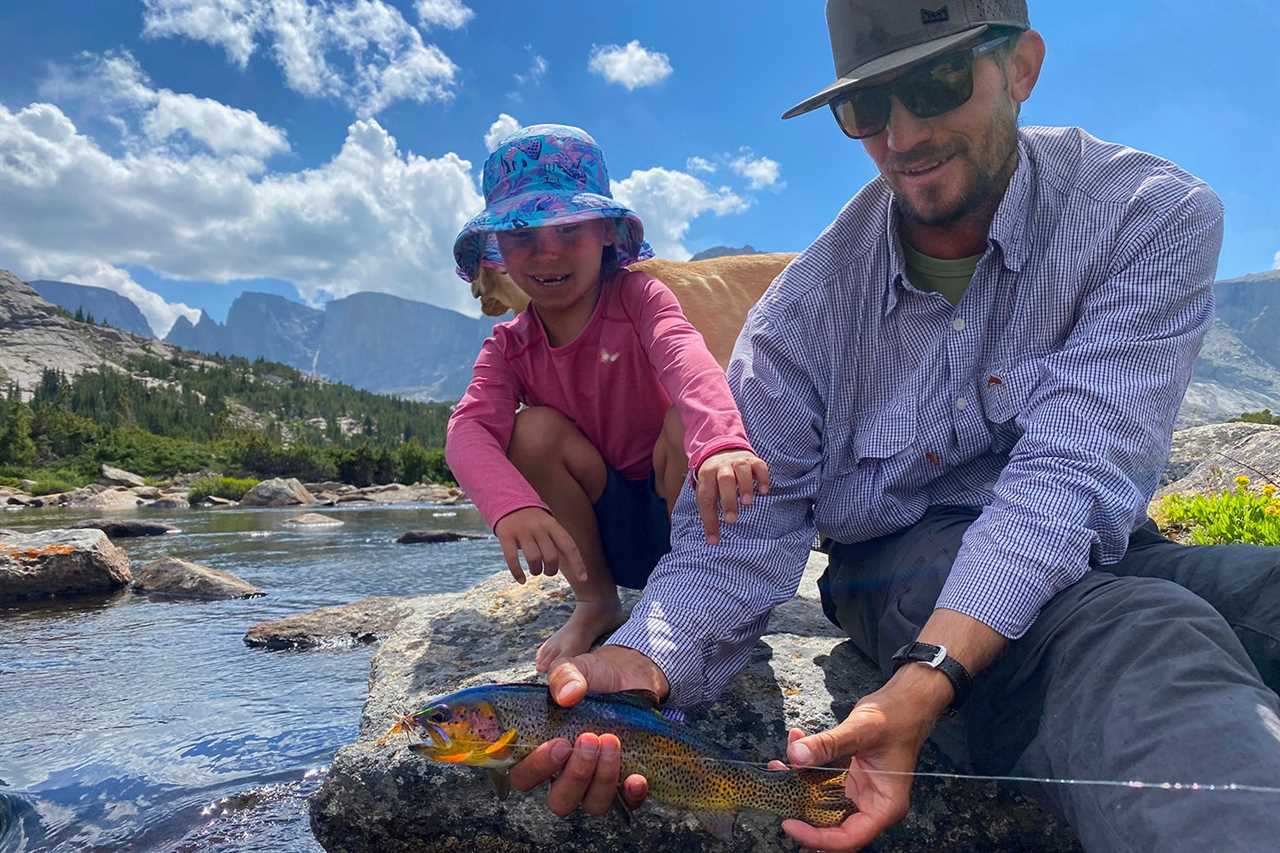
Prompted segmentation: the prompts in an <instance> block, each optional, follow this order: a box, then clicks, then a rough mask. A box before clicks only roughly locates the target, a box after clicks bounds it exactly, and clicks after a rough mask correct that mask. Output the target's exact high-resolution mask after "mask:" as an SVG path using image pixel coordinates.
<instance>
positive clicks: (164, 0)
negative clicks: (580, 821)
mask: <svg viewBox="0 0 1280 853" xmlns="http://www.w3.org/2000/svg"><path fill="white" fill-rule="evenodd" d="M269 13H270V7H269V6H268V4H266V3H263V2H260V0H143V14H142V23H143V34H144V35H147V36H154V37H162V36H186V37H187V38H190V39H195V40H197V41H207V42H209V43H210V44H213V45H217V46H219V47H221V48H222V49H223V50H225V51H226V52H227V56H228V57H230V58H231V61H233V62H235V63H236V64H237V65H239V66H240V67H241V68H243V67H245V65H247V64H248V62H249V57H250V56H252V55H253V51H254V37H255V35H256V34H257V32H258V30H259V28H261V27H262V26H264V19H265V18H266V17H267V16H268V14H269Z"/></svg>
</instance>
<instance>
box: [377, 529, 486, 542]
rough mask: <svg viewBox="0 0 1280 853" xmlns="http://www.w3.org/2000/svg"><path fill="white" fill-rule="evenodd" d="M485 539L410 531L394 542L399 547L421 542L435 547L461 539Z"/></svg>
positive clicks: (484, 537) (426, 531)
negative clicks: (398, 544)
mask: <svg viewBox="0 0 1280 853" xmlns="http://www.w3.org/2000/svg"><path fill="white" fill-rule="evenodd" d="M487 538H488V537H487V536H480V535H478V534H475V533H458V532H456V531H453V530H410V531H409V532H408V533H402V534H400V537H399V538H398V539H396V542H398V543H400V544H401V545H417V544H418V543H421V542H425V543H427V544H430V545H435V544H439V543H441V542H458V541H460V540H462V539H487Z"/></svg>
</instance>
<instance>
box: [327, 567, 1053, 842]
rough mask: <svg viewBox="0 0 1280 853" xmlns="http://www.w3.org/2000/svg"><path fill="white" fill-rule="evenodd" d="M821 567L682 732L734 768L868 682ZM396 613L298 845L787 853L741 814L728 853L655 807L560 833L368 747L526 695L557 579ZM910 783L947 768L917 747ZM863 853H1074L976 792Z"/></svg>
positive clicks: (920, 794)
mask: <svg viewBox="0 0 1280 853" xmlns="http://www.w3.org/2000/svg"><path fill="white" fill-rule="evenodd" d="M824 564H825V558H821V557H815V559H812V560H811V561H810V565H809V569H808V571H807V572H806V579H805V582H804V583H803V584H802V585H801V590H800V597H799V598H797V599H794V600H792V601H790V602H788V603H787V604H786V605H783V607H780V608H778V610H777V611H775V616H774V618H773V620H771V622H770V629H769V632H768V633H767V634H766V635H765V636H764V637H763V638H762V640H761V642H760V643H759V644H757V646H756V647H755V650H754V652H753V654H752V656H751V662H750V664H749V665H748V666H747V668H746V669H745V670H744V671H743V672H742V673H741V674H740V675H739V676H738V677H737V678H736V679H734V681H733V684H732V686H731V687H730V689H729V690H728V691H727V692H726V694H725V695H724V696H723V697H722V698H721V699H720V701H719V702H717V703H716V704H715V705H714V706H713V707H712V708H711V709H710V710H709V711H708V713H706V714H704V715H700V716H699V717H697V718H695V719H694V720H693V721H692V722H691V723H690V725H691V726H692V727H694V728H695V729H697V730H698V731H699V732H701V733H702V734H703V735H705V736H706V737H708V738H710V739H711V740H713V741H715V742H717V743H719V744H721V745H722V746H724V747H725V748H726V749H728V750H730V751H732V752H734V753H737V754H739V755H740V756H741V757H742V758H743V759H744V760H748V761H758V762H764V761H767V760H768V759H770V758H777V757H779V754H780V753H781V752H782V750H783V748H784V744H785V743H786V733H787V729H788V728H790V727H793V726H799V727H800V728H803V729H805V730H806V731H810V732H812V731H817V730H820V729H826V728H830V727H831V726H833V725H834V724H835V723H836V721H837V720H838V719H843V717H844V716H845V715H847V714H848V712H849V710H850V709H851V708H852V706H853V703H854V701H855V700H856V699H857V698H858V697H859V696H861V695H863V694H865V693H868V692H870V691H872V690H874V689H876V688H877V687H879V686H880V684H881V683H882V679H881V677H880V674H879V671H878V670H877V669H876V668H875V666H874V665H873V664H872V663H870V662H869V661H867V660H866V659H864V658H863V657H862V656H861V655H860V654H858V652H857V651H855V650H854V649H853V647H852V646H851V644H850V643H849V642H848V641H847V640H846V639H845V638H844V636H843V634H841V632H839V631H838V630H836V629H835V628H834V627H833V626H832V625H831V624H830V623H828V622H827V621H826V619H825V618H824V617H823V616H822V612H821V608H820V606H819V605H818V603H817V600H816V599H817V589H816V584H815V580H816V577H817V575H818V574H820V573H821V570H822V566H823V565H824ZM628 600H631V601H633V600H634V596H633V595H630V596H628ZM409 604H410V608H411V612H410V614H409V615H408V616H406V617H405V618H404V619H403V621H401V622H400V624H399V626H398V627H397V628H396V630H395V632H394V633H393V634H392V635H391V636H390V637H389V638H388V639H387V640H385V641H384V642H383V644H382V646H381V647H380V648H379V649H378V652H377V653H376V654H375V656H374V658H373V662H372V665H371V673H370V679H369V684H370V687H369V698H368V701H367V702H366V703H365V706H364V712H363V715H362V717H361V721H360V734H359V738H358V740H357V741H356V743H354V744H351V745H349V746H346V747H344V748H343V749H341V750H339V752H338V754H337V756H336V757H335V758H334V761H333V764H332V766H331V767H330V769H329V773H328V774H327V776H326V779H325V782H324V784H323V785H322V786H321V788H320V789H319V790H318V791H317V792H316V793H315V794H314V795H313V796H312V797H311V802H310V812H311V827H312V830H313V832H314V833H315V835H316V838H317V839H318V840H319V841H320V843H321V845H322V846H323V847H324V848H325V849H326V850H328V851H330V853H339V851H341V853H371V851H387V853H409V851H414V853H422V851H453V850H459V849H467V850H473V851H489V850H492V851H521V853H524V852H525V851H527V853H549V851H565V853H568V851H581V850H592V851H636V852H637V853H639V851H650V850H669V851H701V852H702V853H712V851H723V852H724V853H728V851H731V850H734V851H738V850H750V851H755V853H765V851H784V850H785V851H794V850H796V849H797V848H796V846H795V845H794V844H793V843H791V842H790V841H789V840H788V839H787V838H786V837H785V836H784V835H783V834H782V832H781V830H780V828H779V821H778V820H777V818H774V817H770V816H766V815H754V814H744V815H740V816H739V817H738V818H737V820H736V829H735V834H734V839H733V840H732V842H728V843H726V842H724V841H721V840H719V839H717V838H716V837H715V836H713V835H711V834H709V833H707V832H706V831H704V830H703V829H702V828H701V827H700V826H699V825H698V824H697V823H696V821H695V820H694V818H693V816H692V815H691V814H690V813H688V812H684V811H679V810H676V809H672V808H669V807H666V806H663V805H660V804H657V803H649V804H646V805H645V806H644V807H643V808H641V809H639V810H638V811H636V812H635V814H634V815H633V820H632V823H631V826H630V827H627V826H625V825H623V824H622V823H620V822H619V821H618V820H617V819H616V818H614V817H612V816H607V817H588V816H585V815H583V814H582V813H581V812H577V813H575V814H573V815H571V816H570V817H569V818H567V819H564V820H561V819H559V818H557V817H555V816H554V815H553V814H552V813H551V812H550V811H548V809H547V808H546V804H545V792H544V791H541V790H540V791H535V792H532V793H531V794H528V795H519V794H512V795H511V796H510V797H509V798H507V799H506V800H505V801H500V800H499V799H498V798H497V797H495V796H494V794H493V792H492V789H491V788H490V786H489V782H488V780H487V778H486V777H485V774H484V772H483V771H482V770H477V769H475V768H470V767H447V766H444V765H440V764H435V763H432V762H429V761H427V760H425V759H422V758H420V757H419V756H417V755H416V754H414V753H412V752H411V751H409V750H408V749H406V748H405V745H404V743H403V742H398V743H392V744H389V745H387V746H384V747H379V746H377V745H375V743H374V741H375V740H376V739H377V738H378V737H379V736H380V735H381V734H383V733H384V732H385V731H386V730H387V727H388V726H389V725H390V724H391V722H392V721H393V720H394V719H395V717H396V716H397V715H398V714H400V713H402V712H403V711H404V709H406V708H411V707H416V706H417V705H418V704H420V703H421V702H423V701H424V700H426V699H428V698H430V697H433V696H438V695H440V694H444V693H448V692H451V691H454V690H457V689H459V688H461V687H465V686H470V685H473V684H481V683H486V682H495V681H528V680H533V678H534V670H533V655H534V651H535V650H536V649H537V648H538V645H539V644H540V643H541V642H542V641H543V640H544V639H546V638H547V637H548V636H549V635H550V634H551V632H552V631H554V630H555V629H556V628H558V627H559V626H560V625H561V624H563V623H564V620H565V619H566V618H567V617H568V615H569V612H570V610H571V607H572V604H571V600H570V597H569V596H568V594H567V587H566V585H565V584H564V583H563V582H562V581H560V580H559V579H558V578H556V579H552V580H550V581H547V580H545V579H541V580H540V581H538V582H534V583H530V584H526V585H524V586H517V585H515V584H513V583H512V582H511V581H510V579H509V578H508V577H507V576H506V574H505V572H503V573H501V574H498V575H495V576H494V577H492V578H490V579H488V580H486V581H484V582H482V583H481V584H479V585H478V586H477V587H475V588H473V589H471V590H469V591H468V592H465V593H453V594H446V595H437V596H428V597H425V598H420V599H412V600H411V601H410V602H409ZM921 769H924V770H938V769H941V770H946V769H948V767H947V765H946V764H945V761H944V759H943V758H942V757H941V755H940V754H939V753H938V752H937V751H936V750H935V749H934V748H933V747H932V746H931V745H930V746H928V747H926V749H925V752H924V754H923V760H922V767H921ZM442 792H447V796H442V795H441V794H442ZM876 849H877V850H879V851H882V853H924V851H930V853H932V851H936V850H984V851H1010V853H1012V851H1023V850H1037V851H1052V853H1061V851H1074V850H1078V846H1077V845H1076V843H1075V841H1074V840H1073V839H1072V837H1071V836H1070V834H1069V833H1068V832H1067V831H1066V830H1065V829H1063V828H1062V827H1061V825H1059V824H1058V823H1056V822H1055V821H1054V820H1053V819H1052V818H1051V817H1049V816H1048V815H1047V814H1045V813H1044V812H1043V811H1042V810H1041V809H1040V808H1039V807H1038V806H1036V805H1034V804H1032V803H1031V802H1030V801H1028V800H1027V799H1025V798H1024V797H1022V796H1021V795H1020V794H1017V793H1014V792H1011V791H1009V790H1007V789H1001V788H997V787H996V786H995V785H993V784H991V783H972V782H956V781H954V780H945V781H939V780H932V779H927V778H921V779H920V780H918V781H917V783H916V786H915V789H914V796H913V800H912V812H911V814H910V815H909V816H908V817H907V819H906V820H905V821H903V823H902V824H900V825H899V826H898V827H897V828H895V829H894V830H892V831H890V832H889V833H887V834H886V835H885V836H884V838H883V839H882V840H881V841H880V842H879V843H878V844H877V846H876Z"/></svg>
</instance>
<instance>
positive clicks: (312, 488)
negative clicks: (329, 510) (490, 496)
mask: <svg viewBox="0 0 1280 853" xmlns="http://www.w3.org/2000/svg"><path fill="white" fill-rule="evenodd" d="M102 471H103V474H102V477H101V478H100V479H99V481H98V482H96V483H91V484H89V485H87V486H84V487H82V488H78V489H72V490H71V491H67V492H58V493H55V494H48V495H35V494H33V493H32V492H31V489H33V488H35V485H36V484H35V483H34V482H32V481H29V480H27V481H23V485H24V486H25V489H22V488H18V489H15V488H12V487H9V486H0V507H8V508H12V509H23V508H32V509H36V508H48V509H55V508H56V509H88V510H101V511H108V512H109V511H113V510H128V509H138V508H149V509H190V508H193V507H203V508H216V507H229V506H246V507H270V506H317V507H325V506H339V505H343V504H371V505H372V504H400V503H435V504H444V505H450V504H456V503H461V502H463V501H465V500H466V497H465V495H463V493H462V490H461V489H459V488H458V487H457V486H451V485H444V484H440V483H417V484H415V485H411V486H410V485H405V484H403V483H389V484H385V485H376V486H365V487H362V488H361V487H357V486H352V485H349V484H347V483H335V482H322V483H302V482H299V481H298V480H297V479H295V478H274V479H270V480H263V481H262V482H260V483H258V485H256V486H254V487H253V488H252V489H250V490H249V491H248V492H247V493H246V494H245V495H244V497H243V498H241V499H240V500H239V501H232V500H227V499H225V498H219V497H214V496H210V497H208V498H206V499H205V500H203V501H200V502H199V503H197V504H194V505H193V504H192V503H191V501H190V499H189V496H190V493H191V483H192V482H193V481H194V480H196V479H197V478H199V477H203V476H208V475H207V474H183V475H180V476H178V477H175V478H173V479H172V480H170V481H168V482H167V483H166V484H165V485H160V486H156V485H147V484H146V483H145V482H144V481H143V479H142V478H141V477H139V476H137V475H136V474H131V473H129V472H128V471H123V470H121V469H119V468H113V467H111V466H110V465H103V466H102Z"/></svg>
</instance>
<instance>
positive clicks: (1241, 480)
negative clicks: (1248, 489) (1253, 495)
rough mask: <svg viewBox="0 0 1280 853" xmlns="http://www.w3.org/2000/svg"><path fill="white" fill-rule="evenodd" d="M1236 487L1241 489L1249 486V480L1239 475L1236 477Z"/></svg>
mask: <svg viewBox="0 0 1280 853" xmlns="http://www.w3.org/2000/svg"><path fill="white" fill-rule="evenodd" d="M1236 485H1237V486H1239V487H1240V488H1242V489H1243V488H1244V487H1245V486H1247V485H1249V478H1248V477H1246V476H1245V475H1244V474H1241V475H1239V476H1238V477H1236Z"/></svg>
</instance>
